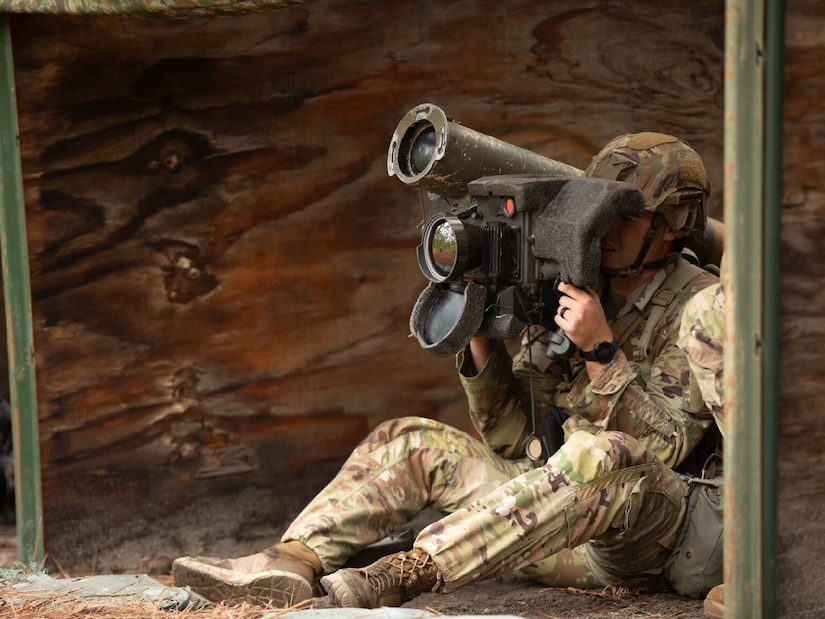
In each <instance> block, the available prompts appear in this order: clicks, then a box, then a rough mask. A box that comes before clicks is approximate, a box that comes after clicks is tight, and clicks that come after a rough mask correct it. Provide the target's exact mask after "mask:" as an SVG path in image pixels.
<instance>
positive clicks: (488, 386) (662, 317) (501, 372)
mask: <svg viewBox="0 0 825 619" xmlns="http://www.w3.org/2000/svg"><path fill="white" fill-rule="evenodd" d="M717 281H718V278H717V277H716V276H715V275H713V274H711V273H709V272H707V271H705V270H703V269H700V268H699V267H696V266H694V265H692V264H690V263H689V262H688V261H686V260H685V259H684V258H679V259H678V260H676V261H675V262H673V263H671V264H669V265H668V266H667V267H666V268H665V269H663V270H662V271H660V272H658V273H657V274H656V275H655V276H654V277H653V278H652V279H651V280H650V281H648V282H646V283H645V284H644V285H642V286H640V287H639V288H638V289H636V290H635V291H634V292H633V293H632V294H631V295H630V296H629V297H628V298H627V299H625V300H624V305H623V306H622V307H621V308H620V309H619V310H618V313H617V315H616V317H615V318H613V319H612V320H610V321H609V323H610V328H611V330H612V331H613V334H614V336H615V337H616V341H617V342H618V343H619V347H620V350H619V351H618V352H617V353H616V356H615V357H614V358H613V361H612V362H611V363H609V364H608V365H607V366H606V367H605V368H604V370H602V372H601V373H600V374H599V375H598V376H596V377H595V378H594V379H593V380H592V381H591V380H590V379H589V377H588V375H587V371H586V368H585V362H584V360H583V359H582V358H581V357H580V356H579V354H578V353H576V354H575V355H574V356H573V357H572V358H571V359H570V360H569V361H562V362H554V361H552V360H550V359H549V358H548V357H547V356H546V354H545V352H546V350H547V346H548V342H547V336H546V330H545V329H544V328H543V327H540V326H536V325H534V326H531V327H529V328H528V329H525V331H524V333H523V336H522V342H521V348H520V350H519V351H518V353H517V354H516V355H515V356H514V357H513V359H512V360H511V359H510V357H509V356H508V354H507V351H506V348H505V345H504V343H503V342H501V341H494V342H493V353H492V355H491V356H490V359H489V360H488V362H487V364H486V365H485V367H484V368H482V369H481V371H480V372H478V374H476V375H471V374H472V373H473V371H472V370H473V368H472V366H469V367H468V364H471V363H472V361H471V360H469V355H468V354H465V353H466V351H462V352H460V353H459V354H458V355H457V366H458V369H459V376H460V380H461V384H462V386H463V387H464V390H465V392H466V393H467V398H468V401H469V408H470V417H471V419H472V421H473V424H474V426H475V427H476V429H477V430H478V432H479V433H480V434H481V436H482V438H483V439H484V441H485V443H487V444H488V445H489V446H490V447H491V448H492V449H493V450H495V451H496V453H498V454H499V455H501V456H503V457H505V458H521V457H524V455H525V451H524V449H525V445H526V443H527V441H528V440H529V438H530V436H531V434H532V433H533V431H534V428H537V427H538V423H539V421H540V419H541V418H542V417H543V416H544V415H546V414H547V412H548V411H549V410H550V408H551V407H553V406H556V407H560V408H562V409H565V411H566V412H567V413H569V414H570V417H569V419H567V421H566V422H565V425H564V430H565V436H566V437H567V436H569V435H570V434H571V433H572V432H574V431H576V430H587V431H590V432H594V433H595V432H599V431H601V430H617V431H621V432H626V433H628V434H631V435H632V436H634V437H635V438H637V439H639V440H641V441H642V442H643V443H645V444H646V446H647V447H648V448H649V449H650V450H651V451H652V452H653V453H654V454H655V455H656V456H657V457H658V458H659V459H660V460H661V461H662V462H664V463H665V464H666V465H668V466H670V467H676V466H677V465H679V464H680V463H681V462H682V461H683V460H685V458H686V457H687V456H688V454H690V453H691V452H692V451H693V449H694V447H696V445H697V444H698V443H699V441H700V440H701V439H702V437H703V436H704V434H705V432H706V431H707V429H708V428H709V427H710V426H712V425H713V418H712V416H711V414H710V412H709V411H708V409H707V407H706V406H705V404H704V403H703V401H702V397H701V393H700V392H699V389H698V386H697V385H695V384H694V383H693V381H692V380H691V374H690V369H689V366H688V361H687V359H686V358H685V355H684V353H683V351H682V350H681V349H680V348H679V346H678V343H677V340H678V337H679V327H680V321H681V315H682V311H683V309H684V307H685V305H686V304H687V303H688V301H689V300H690V299H691V298H692V297H693V296H694V295H695V294H696V293H697V292H698V291H699V290H702V289H703V288H706V287H707V286H709V285H711V284H714V283H716V282H717ZM603 287H604V284H602V285H601V286H599V287H597V288H603ZM531 394H532V397H531Z"/></svg>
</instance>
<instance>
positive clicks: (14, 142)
mask: <svg viewBox="0 0 825 619" xmlns="http://www.w3.org/2000/svg"><path fill="white" fill-rule="evenodd" d="M0 252H2V264H3V291H4V293H5V305H6V339H7V342H8V351H9V387H10V399H11V412H12V432H13V436H14V475H15V480H14V495H15V507H16V515H17V546H18V548H17V559H18V563H19V564H20V566H21V567H22V568H24V569H33V570H36V569H39V568H40V567H41V566H42V564H43V557H44V554H43V509H42V503H41V491H40V439H39V433H38V430H37V390H36V386H35V375H34V374H35V373H34V342H33V337H32V320H31V288H30V285H29V256H28V243H27V241H26V213H25V209H24V205H23V179H22V171H21V166H20V146H19V144H18V136H17V103H16V100H15V89H14V64H13V62H12V52H11V34H10V31H9V17H8V15H0Z"/></svg>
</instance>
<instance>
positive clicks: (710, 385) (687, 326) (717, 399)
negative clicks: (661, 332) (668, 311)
mask: <svg viewBox="0 0 825 619" xmlns="http://www.w3.org/2000/svg"><path fill="white" fill-rule="evenodd" d="M724 306H725V293H724V290H723V289H722V285H721V284H717V285H715V286H710V287H708V288H705V289H704V290H702V291H701V292H700V293H699V294H697V295H696V296H695V297H693V299H691V300H690V303H688V305H687V307H686V308H685V312H684V315H683V317H682V327H681V332H680V334H679V347H680V348H682V350H683V351H684V353H685V355H687V358H688V362H689V363H690V369H691V372H692V373H693V377H694V380H695V381H696V383H697V384H698V386H699V389H700V391H701V392H702V398H703V399H704V400H705V402H706V403H707V405H708V406H709V407H710V410H711V412H712V413H713V417H714V419H715V420H716V426H717V427H718V428H719V430H720V431H721V432H722V434H724V433H725V423H724V421H725V420H724V418H723V416H722V405H723V403H724V397H723V394H724V384H723V373H722V363H723V361H724V343H725V342H724V339H725V314H724Z"/></svg>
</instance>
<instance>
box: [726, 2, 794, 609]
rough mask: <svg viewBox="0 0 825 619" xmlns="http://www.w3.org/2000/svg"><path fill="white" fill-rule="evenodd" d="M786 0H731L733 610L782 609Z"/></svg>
mask: <svg viewBox="0 0 825 619" xmlns="http://www.w3.org/2000/svg"><path fill="white" fill-rule="evenodd" d="M783 16H784V5H783V4H782V3H781V2H777V1H776V0H760V1H759V2H754V1H753V0H727V5H726V26H725V155H724V162H725V224H726V226H725V229H726V231H727V238H726V240H725V247H726V257H725V261H726V268H727V269H728V273H727V275H728V277H727V279H726V284H725V285H726V294H725V301H726V304H727V307H726V318H725V323H726V336H725V337H726V339H725V396H726V415H727V419H726V422H727V425H728V427H729V428H730V430H729V432H728V438H727V439H726V443H725V458H726V466H725V475H726V506H725V617H728V618H734V619H737V618H743V619H745V618H746V619H768V618H771V617H773V616H774V614H775V589H776V572H775V555H776V478H777V474H776V452H777V445H776V435H777V411H776V409H777V401H778V397H777V392H778V362H777V360H778V358H779V342H778V341H779V337H778V324H779V309H778V298H779V295H778V282H779V275H778V265H779V206H780V199H781V173H782V171H781V143H782V140H781V135H782V106H781V99H782V83H781V81H782V62H783V60H782V59H783V52H782V47H783V43H784V33H783V31H782V28H783V27H784V26H783V22H784V17H783Z"/></svg>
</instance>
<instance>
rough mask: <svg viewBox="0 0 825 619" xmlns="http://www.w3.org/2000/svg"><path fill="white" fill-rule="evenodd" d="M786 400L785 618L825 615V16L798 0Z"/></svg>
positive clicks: (788, 212)
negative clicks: (824, 396) (824, 258)
mask: <svg viewBox="0 0 825 619" xmlns="http://www.w3.org/2000/svg"><path fill="white" fill-rule="evenodd" d="M785 37H786V42H785V43H786V44H785V71H784V72H785V96H784V126H783V152H782V155H783V174H782V181H783V187H782V230H781V251H782V263H781V276H782V283H781V287H780V294H781V296H780V317H779V318H780V320H781V332H780V333H781V346H782V348H781V354H780V360H779V363H780V371H779V378H780V401H779V501H778V529H779V535H778V540H777V562H776V569H777V574H778V580H779V581H778V591H777V601H778V616H779V617H818V616H821V615H823V613H825V590H823V588H822V584H821V576H820V574H821V572H822V570H821V567H822V557H825V519H823V517H822V513H823V506H825V500H823V496H825V456H823V451H822V445H823V444H825V407H823V406H822V387H823V385H825V356H823V350H825V349H824V348H823V345H824V344H825V292H823V291H825V265H823V261H822V247H823V246H822V238H823V236H825V79H823V72H822V69H823V67H825V15H823V13H822V6H821V3H817V2H815V1H813V0H791V1H790V2H788V3H787V16H786V24H785Z"/></svg>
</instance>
